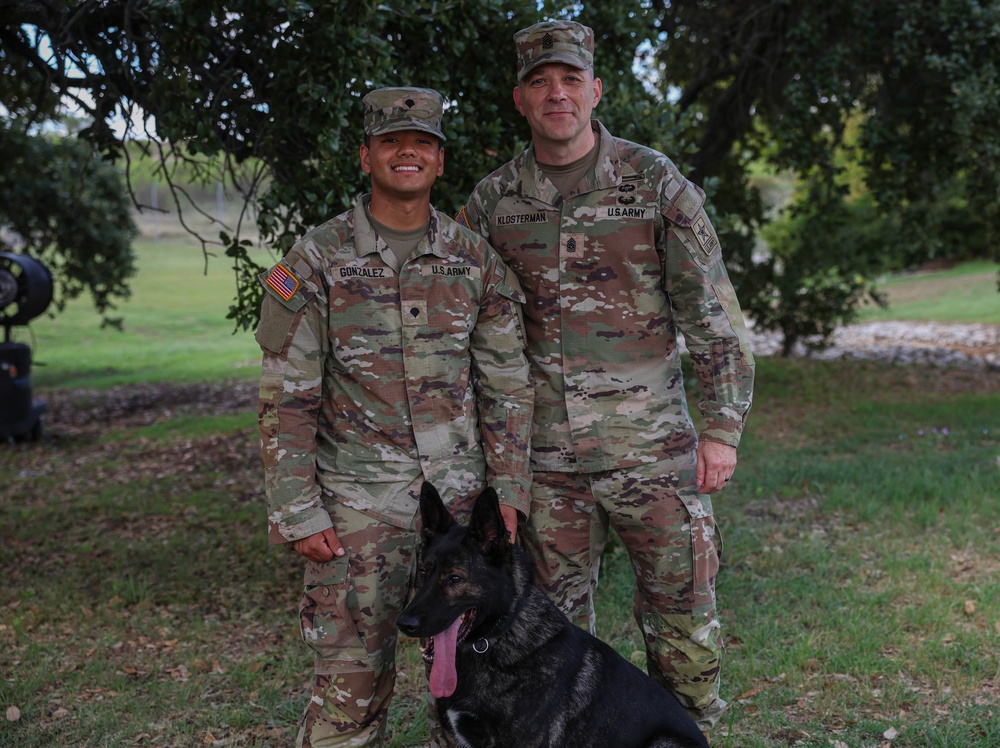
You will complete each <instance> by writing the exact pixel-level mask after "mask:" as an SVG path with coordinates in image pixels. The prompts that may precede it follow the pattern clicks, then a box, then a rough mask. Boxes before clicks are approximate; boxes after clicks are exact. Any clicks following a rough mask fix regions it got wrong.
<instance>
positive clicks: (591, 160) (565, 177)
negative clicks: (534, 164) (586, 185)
mask: <svg viewBox="0 0 1000 748" xmlns="http://www.w3.org/2000/svg"><path fill="white" fill-rule="evenodd" d="M600 144H601V141H600V140H597V141H596V142H595V143H594V147H593V148H591V149H590V150H589V151H587V153H586V154H585V155H584V156H583V157H582V158H578V159H577V160H576V161H573V162H571V163H568V164H562V165H558V166H557V165H555V164H543V163H542V162H541V161H539V162H538V168H539V169H541V170H542V173H543V174H544V175H545V176H546V177H547V178H548V180H549V181H550V182H552V184H554V185H555V186H556V189H557V190H559V194H560V195H562V196H563V197H565V196H566V195H568V194H569V193H571V192H572V191H573V190H574V189H576V186H577V185H578V184H580V180H581V179H583V175H584V174H586V173H587V172H588V171H590V170H591V169H592V168H593V167H594V164H596V163H597V155H598V152H599V151H600V147H599V146H600Z"/></svg>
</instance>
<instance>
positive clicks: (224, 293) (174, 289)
mask: <svg viewBox="0 0 1000 748" xmlns="http://www.w3.org/2000/svg"><path fill="white" fill-rule="evenodd" d="M137 254H138V258H137V266H138V267H139V272H138V274H137V276H136V277H135V278H134V280H133V283H132V295H131V297H130V298H129V299H127V300H126V301H125V302H123V303H122V304H121V306H120V307H119V310H118V312H117V313H116V316H123V317H124V320H125V322H124V330H123V331H122V332H119V331H117V330H113V329H103V330H102V329H101V327H100V321H99V318H98V316H97V313H96V312H95V311H94V310H93V307H92V306H91V304H90V301H89V299H86V298H81V299H77V300H76V301H74V302H73V303H71V304H70V305H68V307H67V310H66V312H65V313H64V314H61V315H59V316H58V317H56V318H54V319H52V318H50V317H47V316H42V317H40V318H39V319H37V320H35V321H33V322H32V324H31V327H30V334H28V332H29V331H28V330H27V329H26V328H23V327H22V328H14V332H15V334H16V335H17V339H18V340H19V342H25V343H28V344H29V345H31V348H32V357H33V359H34V366H35V369H34V372H33V376H32V382H33V384H34V385H35V386H36V387H39V388H46V387H61V388H64V387H107V386H111V385H120V384H133V383H136V382H149V381H155V382H200V381H217V380H222V379H242V380H250V379H255V378H257V377H258V376H259V375H260V348H258V346H257V343H256V342H255V341H254V339H253V334H252V333H250V332H242V331H241V332H238V333H235V334H234V333H233V329H234V328H233V325H232V323H231V322H230V321H229V320H227V319H226V313H227V312H228V310H229V305H230V303H231V301H232V298H233V295H234V293H235V286H234V281H233V273H232V270H231V268H230V265H229V260H228V259H227V258H226V257H224V256H218V257H213V258H211V259H210V261H209V263H208V265H207V269H206V266H205V262H204V259H203V257H202V253H201V249H200V248H198V247H194V246H191V245H190V244H187V245H185V244H166V243H164V244H156V243H152V242H149V243H144V244H140V245H138V247H137Z"/></svg>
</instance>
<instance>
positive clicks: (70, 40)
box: [0, 0, 1000, 335]
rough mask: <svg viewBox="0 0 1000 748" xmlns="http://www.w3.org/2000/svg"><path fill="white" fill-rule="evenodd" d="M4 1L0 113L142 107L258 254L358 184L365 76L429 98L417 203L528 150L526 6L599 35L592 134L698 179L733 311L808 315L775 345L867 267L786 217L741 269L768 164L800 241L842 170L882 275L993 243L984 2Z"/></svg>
mask: <svg viewBox="0 0 1000 748" xmlns="http://www.w3.org/2000/svg"><path fill="white" fill-rule="evenodd" d="M9 11H10V12H9V13H8V14H7V15H6V16H5V19H4V21H2V22H0V72H2V73H3V75H2V76H0V103H2V104H3V105H4V106H5V107H6V111H7V112H8V117H10V118H15V119H17V120H18V121H23V122H26V123H29V124H30V123H32V122H36V123H39V122H43V121H45V120H47V119H49V118H51V117H53V116H55V115H56V114H58V113H59V111H60V101H62V99H63V97H66V96H73V97H75V101H76V103H77V104H78V106H80V107H82V108H83V109H84V110H85V111H84V115H85V117H86V118H87V119H88V122H87V126H86V127H85V128H84V129H83V130H82V131H81V136H82V137H83V138H85V139H86V140H87V141H88V142H90V143H91V144H92V146H93V147H94V148H95V149H96V151H97V152H99V153H101V154H104V155H106V156H108V157H109V158H119V157H125V158H128V156H129V151H128V150H127V149H126V148H124V146H123V143H122V141H121V139H120V138H119V137H118V136H117V135H116V134H115V133H114V131H113V130H112V128H111V123H112V122H113V121H114V119H115V118H116V117H118V118H120V117H122V116H127V115H128V114H130V113H132V112H133V110H134V109H136V108H140V109H141V110H143V111H144V112H145V113H146V114H147V115H148V116H149V117H151V118H155V127H156V135H157V137H158V139H159V141H158V142H152V141H148V142H147V144H146V145H145V147H147V148H148V150H149V152H151V153H154V154H155V155H156V157H157V158H158V159H160V160H162V162H163V168H162V169H161V171H160V175H161V176H165V177H170V178H173V177H172V175H174V174H184V175H185V176H186V177H190V176H192V175H193V178H194V179H196V180H198V179H204V180H209V179H210V180H212V181H217V180H219V178H220V175H221V178H222V179H223V181H225V183H226V184H227V185H238V186H239V189H241V190H243V192H244V194H245V195H246V197H247V199H248V200H249V202H250V203H251V205H252V207H253V208H254V210H255V215H256V220H257V227H256V228H257V232H256V233H258V234H259V236H260V238H261V240H262V241H263V242H264V243H265V244H266V245H267V246H269V247H270V248H271V249H273V250H274V252H276V253H281V252H283V251H284V250H285V249H287V247H288V246H289V245H290V243H291V242H292V241H293V240H294V238H295V237H296V236H298V235H300V234H301V233H302V232H303V231H304V230H305V229H306V228H308V227H310V226H313V225H315V224H317V223H319V222H322V221H324V220H326V219H328V218H330V217H332V216H333V215H336V214H338V213H340V212H341V211H343V210H344V208H345V207H346V206H347V205H348V204H349V202H350V200H351V199H352V198H353V197H354V196H355V195H356V194H357V193H359V192H362V191H364V190H365V189H366V188H367V185H366V179H365V177H364V175H363V174H362V173H361V170H360V168H359V165H358V152H357V151H358V145H359V144H360V140H361V132H360V130H361V121H362V112H361V98H362V97H363V95H364V94H365V93H366V92H367V91H368V90H370V89H371V88H374V87H378V86H387V85H421V86H429V87H433V88H436V89H438V90H440V91H441V92H442V93H443V94H444V96H445V99H446V101H447V102H448V105H447V111H446V118H445V123H446V124H445V129H446V134H447V135H448V141H447V144H446V146H447V154H448V155H447V162H446V169H445V175H444V177H443V178H442V179H441V180H439V182H438V185H437V187H436V192H435V194H434V195H433V199H434V202H435V204H437V205H438V207H439V208H441V209H442V210H444V211H445V212H452V211H453V210H455V209H456V208H457V207H458V205H459V204H460V203H461V202H462V200H463V199H464V197H465V195H467V194H468V193H469V191H470V190H471V188H472V187H473V185H474V184H475V183H476V181H478V179H480V178H481V177H482V176H484V175H485V174H487V173H489V172H490V171H492V170H493V169H494V168H495V167H496V166H498V165H499V164H501V163H502V162H504V161H505V160H507V159H508V158H510V157H511V156H513V155H514V154H515V153H517V152H518V151H519V150H520V149H521V148H522V147H523V146H524V145H525V143H526V141H527V138H528V132H527V128H526V126H525V124H524V121H523V118H522V117H521V116H520V115H519V114H518V113H517V112H516V110H515V108H514V106H513V102H512V100H511V96H510V90H511V88H512V86H513V84H514V75H513V73H514V56H513V46H512V42H511V36H512V34H513V33H514V32H515V31H516V30H517V29H518V28H521V27H523V26H526V25H528V24H530V23H533V22H535V21H537V20H540V19H541V18H545V17H550V18H552V17H559V18H579V20H581V21H583V22H584V23H587V24H588V25H590V26H592V27H593V28H594V29H595V31H596V34H597V50H596V53H595V68H596V71H597V73H598V75H600V76H601V78H602V79H603V81H604V91H605V98H604V101H603V102H602V104H601V106H600V108H599V109H598V116H599V117H600V118H601V119H602V120H603V121H604V122H605V123H606V124H607V125H608V126H609V128H610V129H611V130H612V131H613V132H615V133H616V134H619V135H621V136H624V137H628V138H631V139H634V140H637V141H640V142H643V143H647V144H649V145H652V146H654V147H656V148H659V149H660V150H662V151H663V152H664V153H666V154H667V155H668V156H670V157H671V158H673V159H674V160H675V161H677V163H678V164H679V165H680V166H681V167H682V168H684V169H685V170H686V171H687V172H688V173H689V174H690V176H691V177H692V178H693V179H694V180H695V181H697V182H699V183H700V184H702V185H703V186H704V187H705V188H706V191H707V192H708V193H709V196H710V197H711V201H712V209H713V210H714V211H715V212H714V215H713V220H714V221H715V222H716V224H717V227H718V228H719V230H720V233H721V235H722V240H723V246H724V247H725V250H726V257H727V263H728V265H729V268H730V271H731V274H732V276H733V280H734V282H735V284H736V286H737V290H738V292H739V293H740V295H741V297H747V296H749V295H751V293H753V294H755V295H756V298H760V299H762V300H763V301H762V302H761V303H762V306H761V307H759V308H758V307H753V308H751V309H750V310H749V311H750V312H751V315H756V314H757V313H758V312H759V313H761V314H768V313H769V311H768V310H771V309H772V308H773V307H775V306H778V307H780V306H782V305H786V304H787V305H788V306H789V307H790V309H789V310H788V312H787V313H785V312H780V313H779V314H778V316H780V317H784V318H789V317H795V316H797V317H803V318H804V321H803V322H802V323H801V324H799V323H796V324H794V325H789V326H787V329H788V330H789V331H790V333H791V334H793V335H802V334H806V333H807V332H808V331H809V330H810V329H812V331H813V333H814V334H819V335H823V334H824V332H825V331H826V330H828V329H829V324H830V321H831V320H832V319H834V318H836V317H837V316H838V315H840V316H841V317H845V315H846V317H849V316H850V314H851V305H852V304H854V303H856V301H857V299H858V298H859V294H863V290H862V287H863V285H864V283H863V282H860V283H854V281H853V280H852V278H853V277H854V275H855V274H857V275H861V276H865V274H866V273H868V272H869V270H870V269H871V268H872V267H876V266H880V265H881V264H882V259H883V258H884V257H885V255H886V252H885V247H880V248H878V249H875V250H873V251H875V252H877V254H878V255H879V256H878V257H877V258H872V257H863V258H862V257H861V256H860V252H859V251H852V252H851V261H852V263H855V264H851V265H848V264H846V263H843V262H839V263H838V269H836V270H831V264H830V263H829V262H827V263H823V262H820V261H818V260H817V259H815V258H809V256H810V255H812V254H815V253H817V252H818V251H819V244H818V243H816V242H814V241H813V235H812V234H810V233H809V232H808V231H803V230H799V229H796V230H792V231H784V230H783V231H782V232H779V233H783V235H784V239H783V241H784V242H785V245H784V246H783V247H782V248H781V249H780V250H778V252H779V253H780V254H783V255H791V254H794V256H795V258H796V263H795V264H796V268H797V269H796V270H795V274H794V275H792V274H790V273H789V266H788V264H787V263H786V262H784V261H783V260H782V258H781V257H774V258H771V259H769V260H766V261H764V262H759V261H758V260H759V257H758V256H756V255H755V253H757V252H758V250H759V247H758V243H757V241H756V239H755V233H756V232H757V231H758V229H759V228H760V227H761V226H762V225H763V223H764V222H765V220H766V214H765V210H764V205H763V202H762V200H761V196H760V194H759V193H758V192H757V190H756V189H755V187H754V186H753V185H752V183H751V180H750V178H749V177H750V173H751V170H752V167H753V166H754V165H755V164H759V163H760V162H762V161H764V162H767V163H768V164H769V165H770V166H772V167H773V168H774V169H776V170H792V171H793V172H794V173H796V174H800V175H803V176H804V177H805V178H806V179H807V180H808V184H809V187H810V189H813V188H815V191H816V194H820V196H821V197H822V198H823V202H822V203H821V204H816V205H812V206H806V207H805V208H804V209H803V210H804V211H805V214H806V215H809V216H811V218H810V219H809V221H808V223H809V225H810V226H811V227H813V228H816V227H818V226H819V224H820V223H822V228H824V229H829V228H832V227H833V217H834V216H836V217H839V218H843V219H847V218H849V217H850V216H851V215H852V214H853V212H854V211H855V210H856V208H850V207H849V208H843V206H841V207H837V203H839V202H841V201H842V197H841V196H840V195H837V194H836V189H837V186H838V185H840V184H842V179H841V174H842V172H844V171H845V169H849V170H851V171H852V174H853V179H854V181H855V182H856V183H858V184H860V185H863V188H864V189H863V191H864V192H865V193H868V194H870V195H871V202H870V204H869V205H868V206H866V207H865V211H866V212H867V216H868V219H869V220H870V221H871V222H874V223H883V224H884V226H883V228H881V229H879V231H889V230H891V231H894V232H895V234H896V241H894V242H893V243H892V244H891V248H892V250H893V251H892V257H891V259H892V260H893V261H894V262H897V263H906V264H917V263H919V262H921V261H922V260H924V259H926V258H929V257H941V256H950V257H956V256H960V257H967V256H979V255H980V253H982V252H983V251H990V250H989V248H996V247H1000V241H997V239H998V237H1000V201H998V200H997V199H996V198H997V195H998V194H1000V136H998V135H997V132H998V131H997V128H996V126H995V125H996V123H997V122H998V121H1000V56H998V55H997V54H996V51H995V50H996V49H997V45H998V42H1000V0H948V1H947V2H940V1H939V0H913V1H912V2H907V3H872V2H870V1H869V0H836V1H834V2H827V3H795V2H788V1H787V0H747V2H743V3H736V4H734V3H722V2H719V1H718V0H643V2H639V3H634V2H624V1H622V0H619V1H618V2H605V3H587V4H583V3H562V2H552V1H548V2H542V3H540V4H539V3H537V2H533V1H532V0H468V1H464V2H457V1H454V0H408V1H407V2H399V3H391V4H390V3H382V2H378V0H333V1H332V2H324V3H317V2H303V1H296V2H288V1H287V0H227V1H225V2H215V3H204V2H200V0H144V1H142V2H124V1H116V2H103V3H94V2H90V1H88V0H77V2H73V3H68V4H52V3H40V2H24V3H17V4H14V5H12V6H9ZM48 39H58V40H59V42H60V43H59V44H58V45H52V44H51V43H48V42H47V40H48ZM637 51H638V52H640V53H641V54H642V56H643V57H642V59H643V65H644V67H642V69H641V70H640V71H639V73H638V74H637V73H636V66H635V61H636V54H637ZM83 70H86V71H88V74H87V75H86V76H81V75H78V73H79V71H83ZM81 89H82V90H83V92H85V93H86V94H87V95H88V96H83V95H80V93H81ZM88 97H89V98H88ZM91 99H92V103H91V101H90V100H91ZM150 121H152V120H150ZM844 146H846V147H849V148H850V149H851V150H852V151H853V152H852V154H851V156H850V158H849V159H848V160H847V161H845V160H844V159H843V158H842V156H841V154H842V147H844ZM247 169H249V174H248V173H246V171H245V170H247ZM827 211H832V213H831V216H830V217H826V218H824V217H823V216H822V215H821V214H822V213H825V212H827ZM845 238H846V237H845ZM245 239H246V237H245V236H241V235H240V231H239V230H238V229H237V230H236V231H235V232H230V233H228V234H227V236H225V237H220V241H221V243H222V244H224V245H225V247H226V248H227V254H228V255H229V257H230V259H231V260H232V262H233V265H234V267H235V271H236V276H237V289H238V293H237V298H236V300H235V302H234V304H233V306H232V308H231V311H230V319H232V320H233V321H234V322H235V324H236V326H237V327H238V328H247V327H250V326H252V325H253V323H254V321H255V319H256V314H257V304H258V302H259V294H260V289H259V286H257V284H255V282H254V281H253V280H252V279H253V278H254V276H255V275H256V274H257V273H258V272H259V271H260V270H261V269H262V268H261V267H260V266H259V265H258V264H257V263H256V262H255V260H254V259H253V256H252V255H251V254H249V253H247V252H246V251H245V249H244V248H245V246H246V245H245V244H243V242H244V240H245ZM204 241H206V240H205V239H203V242H204ZM211 241H216V239H215V238H213V239H211ZM790 242H798V244H799V246H797V247H795V248H794V249H793V248H792V247H791V245H790ZM862 244H863V246H866V247H868V248H873V246H874V245H873V243H872V242H863V243H862ZM824 246H825V247H826V248H830V247H831V246H832V245H831V244H830V242H826V244H825V245H824ZM203 247H204V245H203ZM993 251H995V252H998V253H1000V250H996V249H993ZM997 257H998V259H1000V254H997ZM807 258H808V259H807ZM813 270H815V272H816V276H815V277H812V276H809V275H807V272H812V271H813ZM793 278H797V279H798V280H797V281H795V282H793ZM864 280H867V276H865V277H864ZM817 289H822V292H821V293H818V294H817V293H816V290H817ZM831 289H832V290H831ZM811 298H816V299H821V300H822V304H821V305H820V306H818V307H816V308H815V309H813V308H811V307H810V306H809V305H808V304H807V303H805V302H806V301H808V300H809V299H811ZM838 305H847V306H846V307H843V306H841V308H840V309H838V310H836V311H833V310H834V309H835V308H836V307H837V306H838ZM814 311H815V313H816V315H818V317H819V319H818V320H817V324H815V325H812V324H810V323H809V322H808V321H807V319H805V318H808V317H810V316H811V315H812V314H813V312H814ZM846 317H845V318H846ZM781 329H785V328H784V327H782V328H781Z"/></svg>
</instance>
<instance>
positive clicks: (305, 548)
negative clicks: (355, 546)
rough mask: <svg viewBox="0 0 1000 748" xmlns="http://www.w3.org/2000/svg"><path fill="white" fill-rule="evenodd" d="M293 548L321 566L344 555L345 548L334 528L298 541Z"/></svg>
mask: <svg viewBox="0 0 1000 748" xmlns="http://www.w3.org/2000/svg"><path fill="white" fill-rule="evenodd" d="M293 547H294V548H295V550H296V551H298V552H299V553H301V554H302V555H303V556H305V557H306V558H308V559H309V560H310V561H315V562H317V563H320V564H324V563H326V562H327V561H332V560H333V557H334V556H343V555H344V546H343V544H342V543H341V542H340V538H338V537H337V533H336V532H334V529H333V528H332V527H331V528H329V529H327V530H323V532H318V533H316V534H315V535H310V536H309V537H308V538H302V539H301V540H296V541H295V543H294V545H293Z"/></svg>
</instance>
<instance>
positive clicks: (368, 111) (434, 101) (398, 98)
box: [362, 88, 446, 140]
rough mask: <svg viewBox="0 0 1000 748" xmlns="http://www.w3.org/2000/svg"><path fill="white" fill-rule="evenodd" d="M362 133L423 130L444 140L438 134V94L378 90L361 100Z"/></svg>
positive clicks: (439, 123) (439, 102)
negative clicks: (363, 120)
mask: <svg viewBox="0 0 1000 748" xmlns="http://www.w3.org/2000/svg"><path fill="white" fill-rule="evenodd" d="M362 101H363V103H364V105H365V134H366V135H384V134H385V133H388V132H398V131H399V130H422V131H424V132H429V133H431V134H432V135H436V136H437V137H438V138H440V139H441V140H445V139H446V138H445V137H444V133H443V132H441V111H442V103H441V94H439V93H438V92H437V91H434V90H432V89H430V88H378V89H376V90H374V91H371V92H369V93H368V95H367V96H365V98H364V99H363V100H362Z"/></svg>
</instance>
